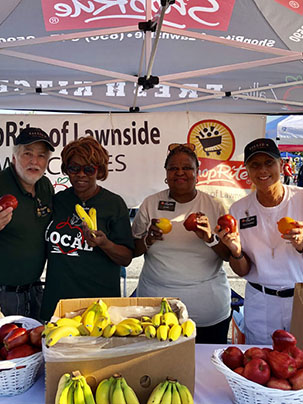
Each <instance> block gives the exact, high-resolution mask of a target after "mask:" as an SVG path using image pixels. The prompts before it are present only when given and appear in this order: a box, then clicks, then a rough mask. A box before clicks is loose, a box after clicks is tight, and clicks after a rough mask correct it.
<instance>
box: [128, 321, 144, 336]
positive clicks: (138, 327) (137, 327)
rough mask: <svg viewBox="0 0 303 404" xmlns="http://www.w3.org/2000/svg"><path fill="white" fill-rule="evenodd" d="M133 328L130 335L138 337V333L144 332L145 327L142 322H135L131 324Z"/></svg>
mask: <svg viewBox="0 0 303 404" xmlns="http://www.w3.org/2000/svg"><path fill="white" fill-rule="evenodd" d="M131 329H132V331H131V333H130V335H131V336H132V337H136V336H137V335H140V334H142V333H143V327H142V325H141V324H133V325H132V326H131Z"/></svg>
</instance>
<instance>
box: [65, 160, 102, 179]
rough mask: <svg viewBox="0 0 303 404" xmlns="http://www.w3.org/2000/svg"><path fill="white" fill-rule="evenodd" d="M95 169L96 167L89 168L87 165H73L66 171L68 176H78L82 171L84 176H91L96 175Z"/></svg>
mask: <svg viewBox="0 0 303 404" xmlns="http://www.w3.org/2000/svg"><path fill="white" fill-rule="evenodd" d="M97 168H98V167H96V166H91V165H88V164H87V165H84V166H80V164H76V163H73V164H69V165H68V166H67V167H66V171H67V173H68V174H79V173H80V172H81V171H83V172H84V174H85V175H88V176H91V175H94V174H96V171H97Z"/></svg>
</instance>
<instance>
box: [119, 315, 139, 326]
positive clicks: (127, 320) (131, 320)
mask: <svg viewBox="0 0 303 404" xmlns="http://www.w3.org/2000/svg"><path fill="white" fill-rule="evenodd" d="M119 324H129V325H133V324H135V325H137V324H141V321H140V320H138V319H137V318H133V317H128V318H125V319H124V320H121V321H120V323H119Z"/></svg>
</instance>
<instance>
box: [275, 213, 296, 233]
mask: <svg viewBox="0 0 303 404" xmlns="http://www.w3.org/2000/svg"><path fill="white" fill-rule="evenodd" d="M277 225H278V230H279V232H280V233H282V234H285V233H287V232H288V231H289V230H291V229H293V228H294V227H296V225H295V223H294V219H292V218H291V217H288V216H285V217H282V219H280V220H279V221H278V222H277Z"/></svg>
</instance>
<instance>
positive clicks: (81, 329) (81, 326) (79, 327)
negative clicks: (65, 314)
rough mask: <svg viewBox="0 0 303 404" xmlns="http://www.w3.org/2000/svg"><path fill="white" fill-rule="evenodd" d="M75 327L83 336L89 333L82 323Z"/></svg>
mask: <svg viewBox="0 0 303 404" xmlns="http://www.w3.org/2000/svg"><path fill="white" fill-rule="evenodd" d="M77 328H78V330H79V333H80V335H82V336H83V337H88V336H89V335H90V332H89V331H88V329H87V328H85V327H84V325H83V324H80V325H79V326H78V327H77Z"/></svg>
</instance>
